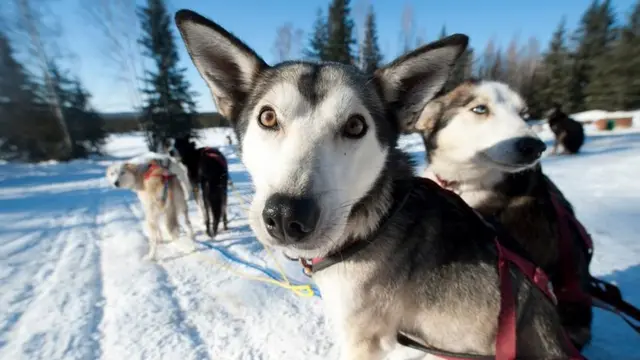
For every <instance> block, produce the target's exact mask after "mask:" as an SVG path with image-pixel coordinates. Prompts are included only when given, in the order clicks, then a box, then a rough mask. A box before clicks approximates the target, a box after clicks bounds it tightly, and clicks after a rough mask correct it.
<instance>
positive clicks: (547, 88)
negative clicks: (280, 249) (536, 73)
mask: <svg viewBox="0 0 640 360" xmlns="http://www.w3.org/2000/svg"><path fill="white" fill-rule="evenodd" d="M566 36H567V28H566V19H565V18H564V17H563V18H562V20H561V21H560V23H559V24H558V27H557V29H556V30H555V31H554V33H553V36H552V37H551V43H550V44H549V49H548V51H547V53H546V54H544V57H543V61H542V67H543V73H542V74H540V78H539V82H538V86H539V89H538V92H539V93H540V96H539V102H540V105H541V106H542V107H544V108H551V106H552V104H553V103H554V102H555V103H559V104H562V105H563V106H566V105H568V104H569V100H570V98H569V84H570V80H571V78H570V76H571V64H570V58H569V56H570V54H569V49H568V48H567V39H566Z"/></svg>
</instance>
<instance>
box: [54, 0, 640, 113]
mask: <svg viewBox="0 0 640 360" xmlns="http://www.w3.org/2000/svg"><path fill="white" fill-rule="evenodd" d="M79 1H80V0H59V1H58V2H56V4H57V5H56V6H55V8H54V12H55V13H58V14H59V15H60V18H61V19H62V21H61V22H62V26H63V31H64V32H63V33H64V39H63V46H67V47H69V50H70V51H71V53H72V54H73V55H74V56H73V57H72V59H71V61H72V63H71V66H72V70H74V71H77V72H78V73H79V74H80V77H81V79H82V80H83V81H84V83H85V85H86V86H87V88H88V89H89V90H90V91H91V92H92V94H93V96H94V97H93V105H94V106H95V107H96V108H97V109H98V110H99V111H105V112H111V111H129V110H132V101H131V100H130V99H129V96H128V94H127V92H126V89H125V88H124V86H123V85H122V84H119V83H118V82H117V81H115V80H114V79H115V76H112V75H111V74H113V72H111V73H110V72H109V71H108V67H109V66H110V65H111V64H110V63H109V62H108V61H107V60H105V58H104V51H103V49H104V47H101V45H100V44H101V41H102V37H101V36H100V35H99V33H98V32H97V31H96V30H95V29H93V28H92V27H91V26H90V25H89V24H88V21H87V18H86V17H85V16H84V15H83V13H82V11H81V10H80V8H79V5H78V4H79ZM84 1H86V0H84ZM94 1H100V0H94ZM138 1H144V0H138ZM328 2H329V0H169V8H170V10H171V11H172V12H175V11H176V10H178V9H180V8H187V9H191V10H194V11H197V12H199V13H201V14H202V15H204V16H206V17H208V18H210V19H212V20H213V21H216V22H218V23H219V24H220V25H222V26H223V27H225V28H226V29H228V30H229V31H231V32H232V33H234V34H236V35H237V36H238V37H239V38H241V39H242V40H244V41H245V42H246V43H248V44H249V46H251V47H253V48H254V49H255V50H256V51H257V52H258V54H260V55H261V56H262V57H264V59H265V60H266V61H267V62H269V63H271V62H273V60H274V56H273V52H272V50H271V49H272V47H273V43H274V39H275V35H276V28H277V27H278V26H280V25H282V24H284V23H286V22H291V23H292V24H293V25H294V27H296V28H300V29H302V30H304V31H305V38H304V43H305V44H306V43H307V36H308V33H309V32H310V30H311V28H312V24H313V21H314V19H315V14H316V10H317V9H318V7H322V8H323V9H325V13H326V8H327V4H328ZM590 2H591V1H590V0H449V1H443V0H413V1H405V0H402V1H400V0H395V1H392V0H377V1H376V0H371V1H367V0H352V8H353V9H354V12H359V13H360V11H359V10H357V9H361V8H366V6H367V4H368V3H371V4H372V5H373V7H374V10H375V12H376V15H377V21H378V33H379V38H380V47H381V49H382V51H383V52H384V53H385V61H388V60H391V59H392V58H393V57H394V56H395V55H397V54H398V52H399V50H400V48H401V45H400V41H399V36H400V30H401V19H402V13H403V9H404V7H405V4H407V3H409V4H411V6H412V7H413V10H414V14H415V22H416V28H417V32H418V33H419V34H422V35H423V36H425V37H426V39H427V40H429V41H430V40H434V39H435V38H436V37H437V36H438V34H439V33H440V30H441V28H442V26H443V25H445V26H446V29H447V32H448V33H453V32H460V33H464V34H467V35H469V36H470V38H471V46H472V47H473V48H475V49H478V50H482V49H483V48H484V46H485V44H486V43H487V42H488V41H489V40H490V39H492V38H493V39H494V40H495V41H496V42H497V43H498V44H501V45H504V46H506V45H507V44H508V42H509V41H510V40H511V39H512V38H513V37H514V36H518V38H519V39H520V40H521V41H522V42H523V43H524V42H525V41H526V40H527V39H528V38H529V37H531V36H535V37H536V38H537V39H538V40H539V41H540V44H541V46H542V47H546V45H547V44H548V41H549V38H550V36H551V34H552V32H553V31H554V30H555V28H556V26H557V24H558V23H559V21H560V19H561V18H562V16H566V19H567V25H568V26H569V28H570V29H573V28H575V26H576V24H577V22H578V20H579V18H580V16H581V14H582V12H583V11H584V10H585V9H586V7H587V6H588V4H589V3H590ZM632 3H633V0H617V1H615V0H614V7H615V9H616V10H617V13H618V18H619V20H623V19H624V18H625V17H626V14H627V12H628V11H629V10H630V8H631V5H632ZM174 30H175V36H176V39H177V40H178V42H177V44H178V47H179V52H180V56H181V62H182V63H183V66H184V67H186V68H187V69H188V72H187V77H188V79H189V81H191V83H192V85H193V87H194V90H196V91H197V92H199V93H200V95H199V96H198V98H197V102H198V108H199V110H200V111H211V110H214V109H215V106H214V104H213V101H212V100H211V97H210V95H209V91H208V89H207V88H206V86H205V84H204V81H203V80H202V79H201V78H200V76H199V75H198V73H197V71H196V70H195V67H194V66H193V65H192V63H191V61H190V59H189V58H188V55H187V53H186V50H185V48H184V45H183V43H182V41H181V40H179V35H178V33H177V30H176V29H175V25H174Z"/></svg>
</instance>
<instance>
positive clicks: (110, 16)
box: [80, 0, 147, 134]
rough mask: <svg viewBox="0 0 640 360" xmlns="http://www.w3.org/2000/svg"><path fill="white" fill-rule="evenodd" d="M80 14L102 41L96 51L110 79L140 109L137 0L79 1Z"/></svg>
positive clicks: (140, 59) (140, 126) (141, 70)
mask: <svg viewBox="0 0 640 360" xmlns="http://www.w3.org/2000/svg"><path fill="white" fill-rule="evenodd" d="M80 11H81V13H82V14H83V15H85V16H84V18H85V19H86V21H87V22H88V24H89V25H90V26H91V27H93V28H94V29H95V30H96V31H97V33H98V34H99V36H100V37H101V38H102V41H101V42H99V47H98V48H99V50H100V52H101V55H102V58H103V59H104V60H105V62H106V64H107V66H108V68H110V69H111V70H112V71H111V78H112V79H113V80H114V81H115V82H116V83H118V84H121V85H122V86H124V89H125V91H126V92H127V94H128V99H129V100H130V101H131V102H132V105H133V107H134V108H136V109H139V108H141V107H142V95H141V94H140V90H139V89H140V88H141V87H142V86H141V85H140V79H141V76H140V75H141V73H142V72H143V70H144V66H143V61H142V58H141V54H142V50H141V49H140V46H139V44H138V41H137V39H138V37H139V33H140V26H139V24H138V18H137V16H136V0H80ZM136 119H137V121H138V126H139V128H140V130H143V131H144V126H143V123H142V119H141V118H140V117H139V116H136ZM146 133H147V132H145V134H146Z"/></svg>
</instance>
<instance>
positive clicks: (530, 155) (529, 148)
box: [515, 136, 547, 161]
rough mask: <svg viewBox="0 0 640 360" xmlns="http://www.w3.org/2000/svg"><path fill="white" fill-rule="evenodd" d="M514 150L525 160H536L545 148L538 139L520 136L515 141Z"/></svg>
mask: <svg viewBox="0 0 640 360" xmlns="http://www.w3.org/2000/svg"><path fill="white" fill-rule="evenodd" d="M515 147H516V150H517V151H518V152H519V153H520V156H521V157H522V158H523V159H525V160H526V161H534V160H537V159H538V158H539V157H540V156H542V153H543V152H544V151H545V150H546V149H547V145H545V144H544V143H543V142H542V141H540V139H536V138H534V137H530V136H527V137H521V138H519V139H518V140H516V142H515Z"/></svg>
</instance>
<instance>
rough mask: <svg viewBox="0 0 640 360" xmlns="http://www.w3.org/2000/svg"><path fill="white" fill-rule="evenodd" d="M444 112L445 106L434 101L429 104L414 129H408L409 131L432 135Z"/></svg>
mask: <svg viewBox="0 0 640 360" xmlns="http://www.w3.org/2000/svg"><path fill="white" fill-rule="evenodd" d="M442 110H444V104H443V103H442V102H441V101H438V100H433V101H430V102H428V103H427V105H426V106H425V107H424V110H422V113H420V116H418V119H417V120H416V122H415V124H414V125H413V126H412V127H411V126H410V127H408V128H407V131H409V132H412V131H418V132H420V133H423V134H428V133H430V132H431V131H432V130H433V128H434V126H435V124H436V122H437V121H438V118H439V117H441V116H442Z"/></svg>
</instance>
